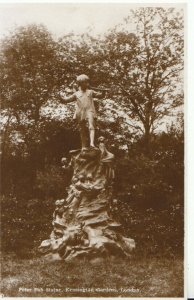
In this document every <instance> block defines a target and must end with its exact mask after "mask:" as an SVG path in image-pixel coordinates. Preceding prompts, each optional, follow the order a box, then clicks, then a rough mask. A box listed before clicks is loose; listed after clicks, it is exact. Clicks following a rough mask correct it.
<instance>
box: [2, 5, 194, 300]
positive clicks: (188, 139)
mask: <svg viewBox="0 0 194 300" xmlns="http://www.w3.org/2000/svg"><path fill="white" fill-rule="evenodd" d="M8 3H15V4H17V3H18V4H19V3H45V4H46V3H129V4H139V5H144V4H152V5H153V6H155V5H156V6H158V5H159V4H166V5H170V4H171V5H173V4H188V7H187V14H186V18H185V25H186V24H187V25H188V26H186V27H187V32H186V36H185V41H187V43H186V48H187V50H188V53H187V59H186V60H185V62H186V66H185V67H186V68H185V69H186V73H185V82H186V84H185V86H186V89H185V92H186V93H185V95H186V96H185V99H186V100H185V232H186V234H185V297H184V299H187V298H194V200H193V198H194V88H193V86H194V76H193V73H194V46H193V45H194V0H186V1H184V0H183V1H182V0H176V1H175V0H174V1H168V0H160V1H156V0H141V1H138V0H136V1H133V0H122V1H119V0H110V1H109V0H106V1H103V0H96V1H87V0H86V1H84V0H69V1H65V0H57V1H54V0H39V1H32V0H20V1H17V0H6V1H3V0H0V4H8ZM186 52H187V51H186ZM187 68H188V70H187ZM6 299H15V298H6ZM18 299H19V298H18ZM21 299H22V298H21ZM33 299H34V298H33ZM35 299H37V300H38V299H42V298H35ZM45 299H46V298H45ZM48 299H49V298H48ZM55 299H61V298H55ZM65 299H79V298H65ZM81 299H85V298H81ZM87 299H88V298H87ZM92 299H94V300H95V299H98V298H92ZM100 299H102V300H103V299H105V298H100ZM114 299H115V298H114ZM122 299H131V298H122ZM132 299H134V298H132ZM135 299H137V300H138V299H141V300H142V299H149V298H135ZM151 299H162V298H151ZM164 299H165V300H168V299H176V298H164ZM177 299H181V298H177Z"/></svg>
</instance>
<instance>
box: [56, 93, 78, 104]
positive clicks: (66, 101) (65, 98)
mask: <svg viewBox="0 0 194 300" xmlns="http://www.w3.org/2000/svg"><path fill="white" fill-rule="evenodd" d="M58 98H59V100H60V101H61V102H62V103H64V104H66V103H70V102H73V101H75V100H76V96H75V94H73V95H71V96H68V97H66V96H64V97H62V96H61V95H60V94H58Z"/></svg>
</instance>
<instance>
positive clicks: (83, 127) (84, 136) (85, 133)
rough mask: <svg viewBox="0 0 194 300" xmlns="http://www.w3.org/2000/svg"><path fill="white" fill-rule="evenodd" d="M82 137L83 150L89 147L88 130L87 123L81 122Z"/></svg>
mask: <svg viewBox="0 0 194 300" xmlns="http://www.w3.org/2000/svg"><path fill="white" fill-rule="evenodd" d="M80 137H81V144H82V148H87V147H88V129H87V126H86V122H85V121H82V122H80Z"/></svg>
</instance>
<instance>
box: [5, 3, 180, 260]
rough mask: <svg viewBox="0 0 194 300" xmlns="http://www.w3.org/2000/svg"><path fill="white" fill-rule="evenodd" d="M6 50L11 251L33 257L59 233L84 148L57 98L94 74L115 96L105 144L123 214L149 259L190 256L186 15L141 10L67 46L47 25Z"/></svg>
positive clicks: (108, 104)
mask: <svg viewBox="0 0 194 300" xmlns="http://www.w3.org/2000/svg"><path fill="white" fill-rule="evenodd" d="M131 22H133V25H134V26H133V27H134V32H133V33H131V31H130V30H129V29H128V28H130V24H131ZM1 49H2V51H1V52H2V53H1V58H0V68H1V74H0V83H1V87H2V88H1V91H0V96H1V102H2V119H1V125H2V147H1V150H2V172H3V174H4V176H3V178H2V194H3V198H2V213H3V214H2V221H3V223H4V225H3V226H4V227H3V234H4V236H3V243H4V244H3V249H6V250H8V249H9V250H13V249H15V251H16V252H17V253H20V252H21V251H23V250H21V249H24V248H25V250H24V251H23V252H24V253H23V252H22V253H21V256H22V255H26V253H27V252H28V251H29V249H33V247H36V246H37V245H38V243H39V241H40V240H41V239H42V238H43V235H44V234H45V228H46V227H47V229H48V233H49V231H50V229H49V226H51V224H50V220H51V215H52V211H53V202H54V200H56V199H57V198H58V197H61V198H63V197H65V188H66V186H68V183H69V178H68V177H67V176H65V175H64V174H63V173H62V171H61V166H60V160H61V158H62V157H63V156H68V152H69V150H71V149H77V148H79V147H80V141H79V132H78V129H77V126H76V124H75V123H74V121H73V120H72V115H73V110H74V106H73V105H72V104H68V106H64V105H63V104H60V103H59V102H58V100H57V99H56V94H57V93H58V92H59V91H60V92H65V93H66V94H68V93H72V92H73V91H74V90H75V88H77V87H76V85H75V78H76V75H79V74H80V73H86V74H88V75H89V77H90V78H91V86H94V87H99V88H102V87H108V88H110V91H109V92H108V93H107V96H106V99H103V100H100V101H99V102H97V101H96V106H97V110H98V115H99V117H98V122H97V135H96V136H97V137H98V136H100V135H103V136H105V139H106V141H107V144H108V149H109V150H110V151H112V152H113V153H114V154H115V156H116V170H117V171H116V180H115V191H114V198H115V199H117V200H118V201H116V202H115V203H113V204H111V205H112V210H113V213H114V214H115V216H116V217H118V219H119V220H120V221H121V222H122V223H123V224H124V228H125V232H126V234H127V235H129V236H132V237H133V235H134V237H135V240H137V241H139V245H142V247H141V246H138V251H139V252H140V253H141V254H142V255H143V253H144V254H145V253H146V255H147V254H149V253H150V252H151V254H154V255H158V254H159V253H161V252H163V253H164V252H165V249H166V251H167V252H166V255H168V254H169V253H174V252H175V251H176V250H177V247H178V249H179V251H178V252H180V253H181V251H182V249H183V241H182V239H183V233H182V228H183V174H184V165H183V158H184V152H183V142H184V136H183V118H182V116H181V114H178V110H179V109H178V107H179V106H181V105H182V102H183V86H182V68H183V19H182V14H178V12H177V11H176V10H171V9H170V8H165V9H163V8H146V9H145V8H140V9H137V10H134V11H131V12H130V14H129V17H128V18H126V20H125V21H124V23H123V24H120V25H118V26H116V27H115V28H113V29H111V30H109V31H108V32H107V33H106V34H105V35H104V36H97V37H93V36H92V35H91V34H89V33H87V34H84V35H82V36H78V35H75V34H74V33H72V34H69V35H64V36H63V37H61V38H60V39H58V40H54V39H53V37H52V35H51V34H50V33H49V32H48V30H47V29H46V28H44V27H43V26H42V25H29V26H27V27H20V28H17V29H16V30H15V32H13V33H12V34H11V35H10V36H8V37H6V38H5V39H4V40H2V42H1ZM177 82H179V84H177ZM178 86H179V87H180V88H179V89H178ZM173 114H174V115H175V116H174V123H172V124H171V125H168V126H167V118H168V117H169V116H170V115H173ZM176 116H177V117H178V119H177V120H176V118H175V117H176ZM161 122H164V125H166V127H167V130H165V132H163V133H162V132H160V129H161V127H160V125H161ZM162 128H164V129H165V127H164V126H163V127H162ZM142 220H143V221H144V222H142ZM49 224H50V225H49ZM153 224H154V230H153ZM29 232H30V234H31V235H30V238H29ZM140 232H141V233H142V234H140ZM46 237H47V235H46V236H45V238H46ZM24 241H25V242H24ZM23 243H24V244H25V245H23ZM22 245H23V246H22ZM19 255H20V254H19Z"/></svg>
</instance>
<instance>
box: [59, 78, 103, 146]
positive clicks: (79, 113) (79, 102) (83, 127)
mask: <svg viewBox="0 0 194 300" xmlns="http://www.w3.org/2000/svg"><path fill="white" fill-rule="evenodd" d="M77 84H78V87H79V89H78V91H76V92H75V93H74V94H73V95H71V96H69V97H62V96H61V95H59V96H60V100H61V101H62V102H63V103H70V102H73V101H76V110H75V114H74V117H73V118H74V119H76V120H77V122H78V124H79V128H80V135H81V142H82V149H86V148H87V124H88V127H89V136H90V147H92V148H95V144H94V138H95V120H96V110H95V106H94V100H93V98H99V99H100V98H103V97H104V94H105V92H104V91H103V92H95V91H93V90H91V89H89V77H88V76H87V75H85V74H82V75H79V76H78V77H77Z"/></svg>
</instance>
